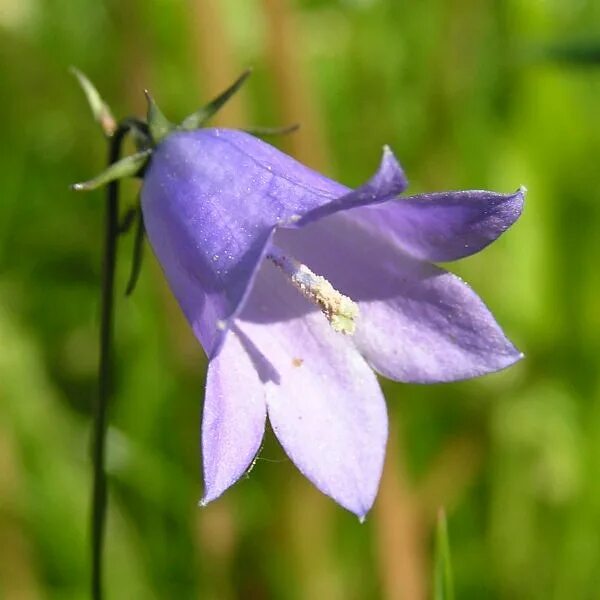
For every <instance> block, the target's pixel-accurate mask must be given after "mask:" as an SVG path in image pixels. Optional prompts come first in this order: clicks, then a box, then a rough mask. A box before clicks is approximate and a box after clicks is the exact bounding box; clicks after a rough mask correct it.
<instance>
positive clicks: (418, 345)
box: [275, 209, 522, 383]
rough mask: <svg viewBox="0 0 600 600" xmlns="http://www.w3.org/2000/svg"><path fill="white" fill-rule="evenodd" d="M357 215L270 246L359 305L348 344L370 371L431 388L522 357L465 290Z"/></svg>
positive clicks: (282, 235)
mask: <svg viewBox="0 0 600 600" xmlns="http://www.w3.org/2000/svg"><path fill="white" fill-rule="evenodd" d="M362 214H363V211H362V209H358V210H353V211H348V212H346V213H343V214H342V213H338V214H336V215H333V216H330V217H327V218H325V219H323V220H321V221H318V222H316V223H313V224H311V225H308V226H307V227H305V228H304V229H301V230H298V231H280V232H278V233H277V235H276V238H275V240H276V242H277V244H278V245H279V246H280V247H282V248H284V249H287V250H288V251H289V252H290V253H291V254H293V255H294V256H295V257H296V258H297V259H299V260H301V261H302V262H304V263H306V264H307V265H308V266H309V267H310V268H311V269H312V270H313V271H315V272H317V273H319V274H321V275H323V276H325V277H326V278H327V279H328V280H329V281H330V282H331V283H332V284H333V285H334V287H336V288H337V289H338V290H339V291H341V292H342V293H344V294H346V295H348V296H350V297H351V298H352V299H353V300H354V301H356V302H358V305H359V307H360V316H359V320H358V322H357V327H356V333H355V334H354V336H353V339H354V342H355V344H356V346H357V348H358V349H359V350H360V352H361V353H362V354H363V355H364V356H365V358H366V359H367V360H368V361H369V363H370V364H371V365H372V366H373V368H375V369H376V370H377V371H378V372H379V373H381V374H382V375H384V376H385V377H389V378H390V379H395V380H398V381H404V382H412V383H434V382H442V381H454V380H458V379H465V378H469V377H475V376H478V375H483V374H485V373H490V372H492V371H497V370H499V369H502V368H505V367H507V366H509V365H510V364H512V363H514V362H515V361H517V360H519V359H520V358H521V357H522V355H521V353H520V352H518V351H517V350H516V349H515V348H514V346H513V345H512V344H511V343H510V341H509V340H508V339H507V338H506V337H505V335H504V333H503V332H502V330H501V329H500V327H499V326H498V324H497V323H496V321H495V320H494V318H493V316H492V315H491V313H490V312H489V310H488V309H487V307H486V306H485V305H484V304H483V302H482V301H481V300H480V299H479V297H478V296H477V295H476V294H475V292H473V290H472V289H471V288H470V287H469V286H467V285H466V284H465V283H464V282H463V281H461V280H460V279H459V278H458V277H456V276H455V275H452V274H451V273H448V272H447V271H444V270H443V269H440V268H438V267H436V266H434V265H431V264H429V263H426V262H423V261H419V260H417V259H415V258H413V257H411V256H409V255H408V254H406V253H405V252H404V251H403V249H402V248H400V247H399V246H398V245H397V244H396V243H395V242H394V241H393V240H391V239H389V238H386V236H384V235H382V234H381V232H380V231H378V230H377V229H376V228H374V227H373V224H372V223H370V222H366V223H365V221H364V220H363V219H362Z"/></svg>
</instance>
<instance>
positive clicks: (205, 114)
mask: <svg viewBox="0 0 600 600" xmlns="http://www.w3.org/2000/svg"><path fill="white" fill-rule="evenodd" d="M251 73H252V69H246V70H245V71H244V72H243V73H242V74H241V75H240V76H239V77H238V78H237V79H236V80H235V81H234V82H233V83H232V84H231V85H230V86H229V87H228V88H227V89H226V90H225V91H224V92H222V93H221V94H219V95H218V96H217V97H216V98H214V99H213V100H211V101H210V102H209V103H208V104H207V105H206V106H203V107H202V108H201V109H200V110H197V111H196V112H195V113H192V114H191V115H190V116H189V117H186V118H185V119H184V120H183V121H182V123H181V129H185V130H186V131H192V130H193V129H198V128H199V127H202V126H203V125H204V124H205V123H206V121H208V120H209V119H210V118H211V117H212V116H213V115H214V114H215V113H216V112H217V111H218V110H219V109H220V108H221V107H222V106H223V105H224V104H225V103H226V102H227V101H228V100H229V98H231V96H233V95H234V94H235V93H236V92H237V91H238V90H239V89H240V87H242V85H243V83H244V82H245V81H246V79H248V77H249V76H250V74H251Z"/></svg>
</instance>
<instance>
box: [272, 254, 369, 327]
mask: <svg viewBox="0 0 600 600" xmlns="http://www.w3.org/2000/svg"><path fill="white" fill-rule="evenodd" d="M267 258H268V259H269V260H270V261H271V262H272V263H273V264H274V265H276V266H277V267H279V268H280V269H281V270H282V271H283V272H284V273H285V274H286V275H287V276H288V278H289V279H290V281H291V283H292V284H293V285H294V286H295V287H296V288H297V289H298V290H299V291H300V292H301V293H302V295H303V296H304V297H305V298H307V299H308V300H310V301H311V302H313V303H314V304H316V305H317V306H318V307H319V308H320V310H321V312H322V313H323V314H324V315H325V317H326V318H327V320H328V321H329V324H330V325H331V327H332V329H333V330H334V331H337V332H339V333H343V334H345V335H352V334H353V333H354V332H355V330H356V319H357V317H358V305H357V304H356V302H354V300H352V299H351V298H349V297H348V296H344V294H342V293H340V292H338V291H337V290H336V289H335V288H334V287H333V285H331V283H329V281H328V280H327V279H325V277H322V276H321V275H317V274H315V273H313V271H311V270H310V269H309V268H308V267H307V266H306V265H304V264H302V263H301V262H300V261H298V260H296V259H295V258H293V257H290V256H286V255H285V254H284V253H283V252H282V251H281V250H279V248H276V247H272V248H271V250H270V251H269V253H268V254H267Z"/></svg>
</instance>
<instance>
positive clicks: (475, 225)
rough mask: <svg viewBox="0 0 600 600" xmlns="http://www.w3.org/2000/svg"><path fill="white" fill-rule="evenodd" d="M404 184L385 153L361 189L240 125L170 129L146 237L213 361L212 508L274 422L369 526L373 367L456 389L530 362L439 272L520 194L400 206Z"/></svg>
mask: <svg viewBox="0 0 600 600" xmlns="http://www.w3.org/2000/svg"><path fill="white" fill-rule="evenodd" d="M406 185H407V182H406V178H405V175H404V173H403V171H402V169H401V168H400V166H399V164H398V162H397V161H396V159H395V158H394V155H393V154H392V152H391V150H390V149H389V148H387V147H386V148H385V149H384V152H383V159H382V162H381V165H380V167H379V170H378V171H377V173H376V174H375V175H374V177H373V178H372V179H371V180H370V181H368V182H367V183H366V184H365V185H363V186H361V187H359V188H358V189H355V190H350V189H348V188H347V187H345V186H343V185H341V184H339V183H336V182H335V181H332V180H330V179H328V178H326V177H324V176H323V175H320V174H318V173H316V172H314V171H312V170H310V169H308V168H307V167H305V166H303V165H301V164H300V163H298V162H297V161H295V160H294V159H292V158H290V157H289V156H287V155H285V154H283V153H282V152H280V151H279V150H277V149H276V148H274V147H273V146H270V145H268V144H266V143H265V142H263V141H261V140H259V139H257V138H255V137H253V136H251V135H249V134H246V133H244V132H241V131H235V130H228V129H202V130H197V131H193V132H176V133H173V134H171V135H169V136H168V137H166V139H164V141H163V142H162V143H161V144H160V145H159V146H158V147H157V148H156V149H155V151H154V154H153V157H152V160H151V162H150V165H149V167H148V169H147V171H146V174H145V176H144V183H143V188H142V210H143V214H144V222H145V226H146V229H147V232H148V236H149V239H150V243H151V245H152V247H153V249H154V252H155V253H156V256H157V257H158V260H159V261H160V264H161V265H162V268H163V270H164V272H165V275H166V277H167V280H168V281H169V284H170V287H171V289H172V290H173V292H174V294H175V296H176V297H177V300H178V301H179V304H180V305H181V308H182V309H183V312H184V313H185V315H186V317H187V319H188V321H189V322H190V324H191V326H192V328H193V331H194V333H195V335H196V337H197V338H198V340H199V341H200V343H201V344H202V346H203V348H204V350H205V351H206V353H207V355H208V357H209V361H210V362H209V366H208V377H207V383H206V396H205V404H204V413H203V423H202V450H203V461H204V480H205V495H204V498H203V500H202V503H207V502H210V501H211V500H214V499H215V498H217V497H218V496H220V495H221V494H222V493H223V492H224V491H225V490H226V489H227V488H228V487H229V486H231V485H232V484H233V483H234V482H235V481H237V480H238V479H239V478H240V477H241V476H242V475H243V474H244V473H245V472H246V471H247V470H248V469H249V468H250V466H251V465H252V463H253V461H254V459H255V457H256V455H257V452H258V451H259V449H260V446H261V442H262V438H263V433H264V429H265V422H266V419H267V416H268V418H269V421H270V423H271V426H272V428H273V431H274V432H275V435H276V436H277V438H278V440H279V442H280V443H281V445H282V446H283V448H284V449H285V451H286V452H287V454H288V455H289V457H290V458H291V459H292V461H293V462H294V463H295V464H296V465H297V467H298V468H299V469H300V471H301V472H302V473H303V474H304V475H305V476H306V477H307V478H308V479H309V480H310V481H312V482H313V483H314V484H315V485H316V486H317V488H319V489H320V490H321V491H322V492H324V493H325V494H327V495H329V496H331V497H332V498H333V499H334V500H335V501H337V502H338V503H339V504H341V505H342V506H343V507H345V508H347V509H348V510H350V511H352V512H354V513H356V514H357V515H358V516H359V517H361V518H362V517H364V515H365V514H366V513H367V512H368V511H369V509H370V508H371V506H372V504H373V501H374V499H375V496H376V492H377V488H378V484H379V480H380V476H381V471H382V467H383V460H384V452H385V446H386V439H387V414H386V407H385V403H384V398H383V395H382V392H381V389H380V387H379V383H378V382H377V378H376V376H375V372H377V373H379V374H381V375H383V376H384V377H387V378H390V379H393V380H396V381H402V382H413V383H414V382H417V383H434V382H445V381H456V380H459V379H465V378H469V377H475V376H478V375H483V374H485V373H490V372H493V371H497V370H499V369H503V368H505V367H507V366H509V365H511V364H512V363H514V362H515V361H517V360H519V359H520V358H521V356H522V355H521V353H520V352H519V351H518V350H516V349H515V347H514V346H513V345H512V344H511V343H510V341H509V340H508V339H507V338H506V337H505V336H504V334H503V332H502V330H501V329H500V327H499V326H498V324H497V323H496V321H495V320H494V318H493V317H492V315H491V314H490V312H489V310H488V309H487V308H486V306H485V305H484V304H483V302H482V301H481V300H480V299H479V298H478V296H477V295H476V294H475V293H474V292H473V291H472V290H471V288H470V287H468V286H467V285H466V284H465V283H464V282H463V281H461V280H460V279H459V278H458V277H456V276H455V275H452V274H451V273H448V272H447V271H445V270H443V269H441V268H439V267H437V266H435V265H434V264H432V263H433V262H437V261H452V260H456V259H459V258H462V257H465V256H469V255H471V254H474V253H476V252H478V251H479V250H481V249H482V248H484V247H485V246H487V245H488V244H489V243H490V242H492V241H493V240H495V239H496V238H497V237H498V236H499V235H500V234H501V233H503V232H504V231H505V230H506V229H507V228H508V227H509V226H510V225H512V223H514V221H515V220H516V219H517V218H518V217H519V215H520V213H521V209H522V205H523V196H524V190H523V189H520V190H519V191H517V192H516V193H514V194H510V195H502V194H497V193H493V192H485V191H465V192H445V193H437V194H424V195H419V196H412V197H407V198H401V199H399V198H398V195H399V194H400V193H401V192H403V191H404V190H405V188H406Z"/></svg>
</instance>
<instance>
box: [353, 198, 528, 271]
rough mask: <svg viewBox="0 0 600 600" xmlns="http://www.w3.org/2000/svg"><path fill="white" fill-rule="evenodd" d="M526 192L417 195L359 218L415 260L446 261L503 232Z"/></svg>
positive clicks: (475, 249) (518, 211) (480, 246)
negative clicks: (369, 223) (394, 242)
mask: <svg viewBox="0 0 600 600" xmlns="http://www.w3.org/2000/svg"><path fill="white" fill-rule="evenodd" d="M525 193H526V190H525V188H520V189H519V190H517V191H516V192H515V193H514V194H497V193H494V192H485V191H480V190H474V191H464V192H440V193H435V194H420V195H417V196H411V197H408V198H402V199H400V200H398V201H396V202H387V203H385V204H382V205H376V206H373V207H372V208H371V207H368V208H365V209H363V210H362V211H361V218H363V219H365V220H368V221H369V222H371V223H372V224H373V225H374V226H376V227H377V228H378V229H379V230H380V231H381V232H382V233H385V234H386V235H389V236H391V237H392V238H393V239H394V240H395V241H396V242H397V243H398V244H399V245H400V246H402V248H403V249H404V250H405V251H406V252H408V254H410V255H411V256H414V257H415V258H419V259H421V260H427V261H433V262H438V261H439V262H444V261H451V260H457V259H459V258H463V257H465V256H470V255H471V254H475V253H476V252H479V251H480V250H482V249H483V248H485V247H486V246H487V245H488V244H490V243H491V242H493V241H494V240H495V239H497V238H498V237H499V236H500V235H501V234H502V233H504V232H505V231H506V230H507V229H508V228H509V227H510V226H511V225H512V224H513V223H514V222H515V221H516V220H517V219H518V218H519V216H520V215H521V211H522V210H523V200H524V197H525Z"/></svg>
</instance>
